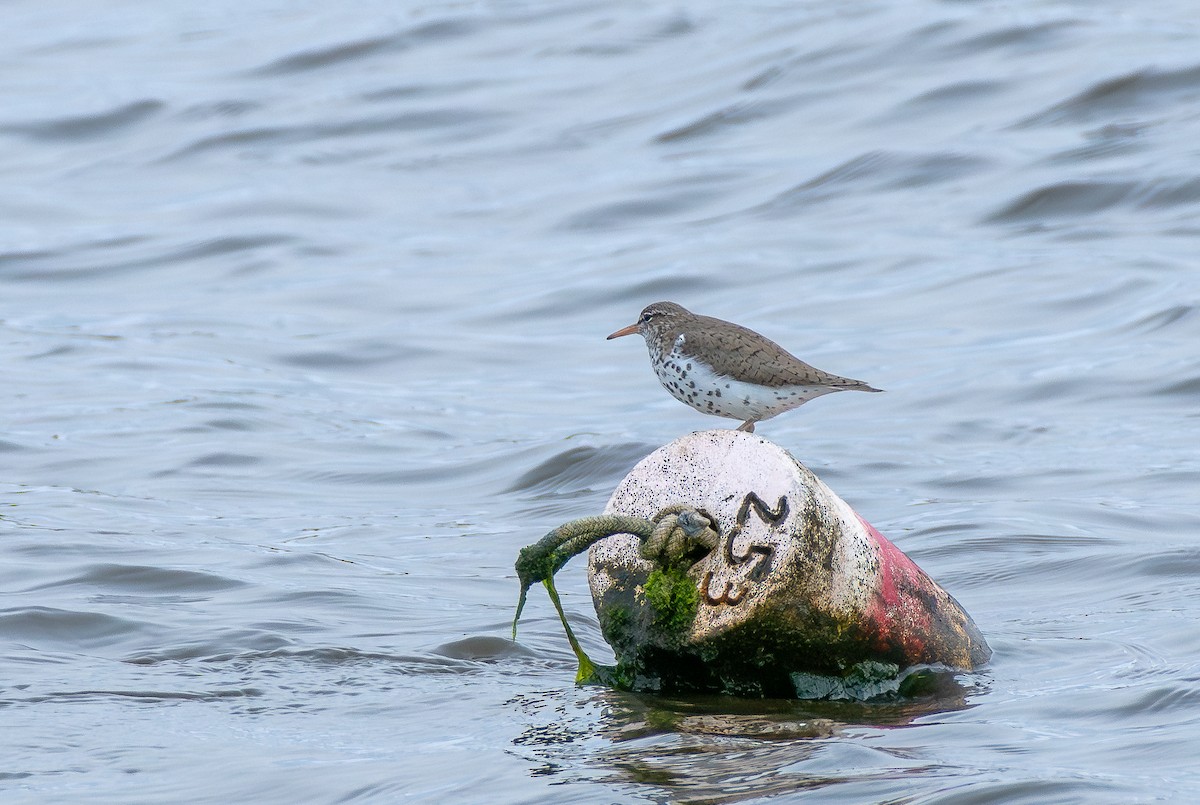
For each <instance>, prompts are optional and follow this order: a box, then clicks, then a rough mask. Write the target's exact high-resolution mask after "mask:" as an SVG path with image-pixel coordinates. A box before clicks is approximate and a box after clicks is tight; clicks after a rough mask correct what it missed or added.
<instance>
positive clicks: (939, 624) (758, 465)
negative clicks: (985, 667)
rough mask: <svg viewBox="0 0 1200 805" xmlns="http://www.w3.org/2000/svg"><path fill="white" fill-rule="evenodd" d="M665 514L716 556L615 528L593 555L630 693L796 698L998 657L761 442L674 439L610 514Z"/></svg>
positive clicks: (922, 578)
mask: <svg viewBox="0 0 1200 805" xmlns="http://www.w3.org/2000/svg"><path fill="white" fill-rule="evenodd" d="M672 507H675V509H673V510H677V509H679V508H680V507H691V508H692V509H695V510H696V511H698V512H700V513H701V514H702V515H704V517H706V518H707V519H708V521H709V522H711V523H712V529H713V531H715V532H716V534H717V535H718V536H717V539H716V544H715V547H709V546H711V542H712V541H711V540H709V541H708V543H706V544H705V545H702V546H700V547H699V549H697V546H695V545H693V546H691V550H692V553H691V554H690V555H688V556H687V557H686V560H684V561H680V559H679V557H678V556H676V557H675V559H674V560H673V561H656V560H655V559H654V558H646V556H645V555H644V554H645V553H646V549H645V545H646V542H647V538H646V537H645V536H644V535H643V536H635V535H633V534H616V535H613V536H608V537H606V538H603V539H600V540H599V541H597V542H595V544H593V545H592V547H591V549H590V552H589V556H588V576H589V585H590V588H591V593H592V600H593V603H594V605H595V608H596V614H597V616H598V617H599V621H600V626H601V629H602V631H603V634H604V638H605V639H606V640H607V641H608V643H609V644H610V645H611V646H612V648H613V651H614V653H615V654H616V657H617V669H616V670H617V675H616V678H619V679H621V680H622V684H623V686H627V687H630V688H632V689H635V690H651V691H661V692H688V691H718V692H724V693H731V694H739V695H753V696H797V695H805V694H806V692H811V691H812V690H814V689H816V690H818V691H820V690H828V689H829V688H830V685H831V684H834V683H837V684H841V683H840V682H837V681H838V680H859V681H860V682H861V684H859V683H857V682H856V683H855V684H858V685H859V687H858V689H860V690H864V689H865V690H869V689H872V687H871V686H872V684H874V681H877V680H878V679H880V678H883V677H887V676H892V677H895V676H896V674H897V671H899V670H902V669H906V668H909V667H912V666H944V667H946V668H950V669H957V670H970V669H974V668H977V667H978V666H980V665H982V664H983V663H985V662H987V660H988V658H989V657H990V656H991V649H990V648H989V647H988V645H987V642H986V641H985V640H984V638H983V635H982V634H981V633H980V632H979V629H978V628H977V627H976V626H975V623H974V621H972V620H971V617H970V616H969V615H968V614H967V613H966V611H965V610H964V609H963V608H962V607H961V606H960V605H959V603H958V602H957V601H955V600H954V598H953V597H952V596H951V595H950V594H949V593H947V592H946V591H945V590H943V589H942V588H941V587H940V586H938V584H937V583H936V582H934V581H933V580H932V579H931V578H930V577H929V576H928V575H926V574H925V572H924V571H922V570H921V569H920V568H919V567H917V565H916V564H915V563H914V562H913V561H912V560H911V559H909V558H908V557H907V556H906V555H905V554H904V553H903V552H901V551H900V550H899V549H898V548H897V547H896V546H895V545H893V544H892V543H891V542H889V541H888V540H887V539H886V538H885V537H883V535H881V534H880V533H879V532H878V531H876V530H875V529H874V528H873V527H871V525H870V524H868V523H867V522H866V521H865V520H863V519H862V518H861V517H859V516H858V514H857V513H855V511H854V510H853V509H851V508H850V506H849V505H848V504H847V503H846V502H845V501H843V500H842V499H841V498H839V497H838V496H837V495H836V494H834V492H833V491H832V490H830V489H829V487H827V486H826V485H825V484H824V483H823V482H822V481H821V480H820V479H819V478H817V477H816V476H815V475H814V474H813V473H812V472H810V471H809V470H808V469H807V468H806V467H804V466H803V465H802V464H801V463H800V462H799V461H797V460H796V459H795V458H793V457H792V456H791V455H790V454H789V453H788V452H787V451H786V450H784V449H783V448H781V447H779V446H778V445H775V444H773V443H771V442H769V441H767V440H766V439H764V438H762V437H761V436H758V435H755V434H750V433H745V432H741V431H736V430H710V431H701V432H698V433H693V434H691V435H688V436H684V437H682V438H680V439H677V440H675V441H674V442H671V443H670V444H668V445H665V446H664V447H661V448H659V449H658V450H655V451H654V452H653V453H651V454H650V455H649V456H647V457H646V458H645V459H643V460H642V461H641V462H639V463H638V464H637V466H635V467H634V468H633V470H632V471H631V472H630V473H629V475H628V476H626V478H625V479H624V480H623V481H622V482H621V483H620V485H618V487H617V488H616V490H615V491H614V492H613V494H612V497H611V499H610V500H609V502H608V506H607V507H606V509H605V514H606V515H617V516H621V517H633V518H640V519H642V520H652V519H654V518H655V517H656V515H659V516H661V515H660V513H661V512H663V511H664V510H667V509H671V508H672ZM581 550H582V548H581ZM565 561H566V560H565V559H562V560H561V562H560V563H559V564H558V565H557V567H561V565H562V563H565ZM557 567H555V568H554V569H555V570H556V569H557ZM551 572H552V571H551ZM564 622H565V621H564ZM830 680H834V682H830ZM847 684H850V683H847Z"/></svg>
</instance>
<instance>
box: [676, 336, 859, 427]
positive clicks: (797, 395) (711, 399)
mask: <svg viewBox="0 0 1200 805" xmlns="http://www.w3.org/2000/svg"><path fill="white" fill-rule="evenodd" d="M654 371H655V374H657V375H658V382H660V383H662V384H663V388H665V389H666V390H667V391H669V392H671V396H672V397H674V398H675V399H677V400H679V401H680V402H682V403H687V404H688V405H690V406H691V407H692V408H695V409H696V410H697V411H699V412H701V413H704V414H713V415H714V416H724V417H729V418H730V419H741V420H745V421H753V422H758V421H761V420H763V419H770V418H771V417H773V416H777V415H779V414H782V413H783V412H784V411H790V410H791V409H793V408H795V407H797V406H800V405H803V404H804V403H806V402H808V401H809V400H811V399H813V398H815V397H820V396H821V395H823V394H829V393H830V392H832V391H835V390H836V389H832V388H829V387H827V386H783V387H780V388H768V387H766V386H756V385H754V384H752V383H743V382H742V381H740V380H734V379H733V378H731V377H724V376H722V375H718V374H716V373H715V372H713V371H712V370H711V369H709V368H708V367H707V366H705V365H704V364H702V363H699V362H698V361H696V360H695V359H694V358H690V359H689V358H688V357H686V356H684V355H682V354H680V353H679V352H678V351H676V350H672V351H671V353H670V354H669V355H667V356H666V360H664V361H660V362H655V364H654Z"/></svg>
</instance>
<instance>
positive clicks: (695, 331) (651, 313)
mask: <svg viewBox="0 0 1200 805" xmlns="http://www.w3.org/2000/svg"><path fill="white" fill-rule="evenodd" d="M634 333H639V334H640V335H641V336H642V337H643V338H645V339H646V346H647V347H648V348H649V350H650V363H651V365H652V366H653V367H654V373H655V374H657V375H658V381H659V382H660V383H662V384H663V387H664V388H665V389H666V390H667V391H669V392H671V396H672V397H674V398H675V399H677V400H679V401H680V402H683V403H687V404H688V405H690V406H692V407H693V408H695V409H696V410H697V411H699V412H700V413H702V414H713V415H715V416H724V417H729V418H730V419H742V420H745V421H744V422H742V424H741V425H740V426H738V430H742V431H746V432H747V433H753V432H754V423H755V422H760V421H762V420H764V419H770V418H771V417H773V416H776V415H778V414H782V413H783V412H784V411H790V410H791V409H793V408H796V407H798V406H801V405H804V403H806V402H808V401H809V400H811V399H813V398H815V397H820V396H821V395H823V394H830V393H832V392H835V391H847V390H850V391H880V390H881V389H877V388H872V387H871V386H869V385H867V384H866V383H864V382H862V381H861V380H851V379H850V378H848V377H838V376H837V375H831V374H829V373H828V372H822V371H821V370H820V369H817V368H815V367H812V366H809V365H808V364H807V363H805V362H804V361H802V360H800V359H799V358H797V357H796V356H794V355H792V354H791V353H790V352H788V351H787V350H785V349H784V348H783V347H781V346H779V345H778V344H776V343H775V342H774V341H771V340H770V339H768V338H765V337H763V336H761V335H759V334H758V333H756V332H754V331H753V330H748V329H746V328H745V327H742V326H740V325H737V324H733V323H732V322H728V321H722V320H721V319H714V318H712V317H711V316H697V315H696V314H695V313H692V312H691V311H689V310H686V309H685V308H683V307H681V306H680V305H677V304H675V303H674V302H655V303H654V304H652V305H650V306H648V307H647V308H646V309H645V310H643V311H642V315H641V316H639V317H638V320H637V323H636V324H631V325H629V326H628V327H623V328H621V329H620V330H617V331H616V332H615V333H613V334H612V335H610V336H609V337H608V338H609V340H611V339H613V338H619V337H620V336H623V335H633V334H634Z"/></svg>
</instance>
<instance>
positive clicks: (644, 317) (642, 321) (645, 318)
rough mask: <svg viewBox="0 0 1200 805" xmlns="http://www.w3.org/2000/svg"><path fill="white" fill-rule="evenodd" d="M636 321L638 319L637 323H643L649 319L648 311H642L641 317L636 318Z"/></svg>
mask: <svg viewBox="0 0 1200 805" xmlns="http://www.w3.org/2000/svg"><path fill="white" fill-rule="evenodd" d="M638 321H639V323H641V324H645V323H646V322H648V321H650V314H649V313H643V314H642V317H641V318H640V319H638Z"/></svg>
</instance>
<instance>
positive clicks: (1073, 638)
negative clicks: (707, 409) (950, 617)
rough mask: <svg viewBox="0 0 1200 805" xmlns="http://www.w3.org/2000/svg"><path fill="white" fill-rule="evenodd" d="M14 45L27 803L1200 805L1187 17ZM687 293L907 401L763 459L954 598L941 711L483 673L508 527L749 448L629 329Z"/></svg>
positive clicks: (555, 636)
mask: <svg viewBox="0 0 1200 805" xmlns="http://www.w3.org/2000/svg"><path fill="white" fill-rule="evenodd" d="M0 30H3V31H4V32H5V47H4V49H3V56H2V57H0V97H3V99H4V103H3V105H2V107H0V146H2V147H0V176H2V181H0V350H2V352H0V361H2V364H0V365H2V366H3V373H4V393H3V394H0V406H2V408H0V416H2V419H0V421H2V422H3V432H0V459H2V461H0V467H2V470H0V593H2V595H3V598H2V599H0V723H2V724H3V729H2V730H0V736H2V737H0V758H2V759H3V761H2V767H0V799H3V801H4V802H6V803H77V802H95V803H122V805H127V804H129V803H160V802H190V803H227V802H234V801H237V802H255V803H295V802H313V803H334V802H381V803H382V802H398V801H404V802H430V803H432V802H439V803H440V802H485V801H486V802H489V803H596V802H621V803H664V802H705V803H732V802H766V801H768V800H770V801H773V802H774V801H783V802H789V801H795V800H799V799H801V798H803V799H804V801H806V802H809V801H812V802H847V803H858V802H881V801H887V802H892V803H982V802H989V803H991V802H1006V803H1009V802H1028V803H1046V802H1055V803H1075V802H1079V803H1131V802H1150V801H1175V802H1183V801H1191V798H1192V797H1194V793H1195V791H1196V790H1197V788H1198V787H1200V764H1198V763H1197V758H1200V629H1198V628H1197V625H1196V624H1197V619H1198V618H1197V616H1198V614H1200V457H1198V448H1200V348H1198V345H1200V167H1198V166H1200V49H1198V48H1197V41H1198V39H1200V12H1198V11H1197V9H1196V7H1195V4H1194V3H1193V2H1189V1H1186V0H1174V1H1173V2H1171V1H1168V2H1159V3H1144V4H1129V3H1117V2H1111V1H1110V0H1100V1H1099V2H1098V1H1097V0H1086V2H1084V0H1076V1H1075V2H1071V1H1069V0H1060V1H1059V2H1035V1H1034V0H1017V1H1016V2H998V1H994V0H977V1H976V2H926V1H922V0H898V2H892V3H880V2H859V1H857V0H849V2H839V3H827V2H821V3H817V2H795V3H770V2H767V3H741V4H726V3H711V2H699V3H691V4H686V5H675V6H670V5H662V4H648V3H624V2H623V3H587V2H578V0H551V1H550V2H541V3H465V4H444V5H436V4H434V5H417V4H395V3H361V4H355V5H354V6H352V7H349V8H344V7H341V6H338V5H333V4H328V3H310V2H278V1H277V2H265V1H264V2H257V1H255V0H250V2H246V0H240V1H239V2H236V3H234V2H229V1H228V0H215V2H210V3H205V4H201V5H197V4H194V3H186V4H185V3H175V2H160V3H154V4H150V5H147V4H144V3H134V2H111V3H104V4H98V3H86V2H69V0H68V1H67V2H59V3H39V2H32V0H19V1H18V2H13V3H6V4H4V5H3V7H2V8H0ZM659 299H671V300H674V301H677V302H681V303H683V304H685V305H687V306H688V307H690V308H692V309H694V310H697V311H700V312H703V313H707V314H710V315H716V316H720V317H723V318H730V319H735V320H737V321H739V322H741V323H744V324H746V325H749V326H752V327H754V328H755V329H758V330H760V331H762V332H764V333H766V334H767V335H769V336H770V337H772V338H774V339H775V340H777V341H779V342H781V343H783V344H785V345H786V346H787V347H789V348H790V349H791V350H793V351H794V352H796V353H798V354H799V355H800V356H801V357H803V358H805V359H806V360H809V361H810V362H812V363H814V364H815V365H817V366H819V367H821V368H823V369H827V370H829V371H833V372H837V373H839V374H845V375H849V376H852V377H857V378H861V379H864V380H866V381H868V382H870V383H872V384H874V385H877V386H879V387H881V388H884V389H886V390H887V393H886V394H879V395H850V394H846V395H835V396H833V397H826V398H822V399H820V400H817V401H815V402H813V403H811V404H809V405H807V406H805V407H804V408H803V409H801V410H799V411H795V412H792V413H789V414H785V415H783V416H781V417H779V418H778V419H775V420H772V421H771V422H769V423H765V424H763V425H761V426H760V428H759V432H760V433H761V434H762V435H764V436H766V437H767V438H769V439H771V440H773V441H775V442H777V443H779V444H781V445H783V446H784V447H786V448H788V449H789V450H791V451H792V452H793V453H794V454H795V455H796V456H797V457H799V458H800V459H801V460H802V461H804V462H805V463H806V464H807V465H808V466H809V467H810V468H812V469H813V470H814V471H815V472H817V474H818V475H820V476H821V477H822V478H823V479H824V480H825V481H826V482H827V483H828V484H830V485H831V486H832V487H833V488H834V489H835V490H836V491H837V492H838V493H839V494H840V495H841V496H842V497H844V498H846V499H847V500H848V501H849V502H850V503H851V504H852V505H853V506H854V507H855V508H856V509H857V510H858V511H859V512H861V513H862V514H863V516H864V517H866V518H867V519H868V520H870V521H871V522H872V523H873V524H875V525H876V526H877V527H878V528H879V529H880V530H881V531H882V532H883V533H885V534H886V535H888V536H889V537H890V538H891V539H892V540H893V541H894V542H896V543H897V544H898V545H899V546H900V547H901V548H902V549H903V550H905V551H906V552H907V553H909V555H910V556H912V557H913V558H914V559H915V560H916V561H917V562H918V563H919V564H920V565H921V566H922V567H923V568H924V569H925V570H926V571H927V572H928V573H929V574H930V575H932V576H933V577H934V578H935V579H937V580H938V581H939V582H941V583H942V584H943V585H944V586H945V587H946V588H947V589H948V590H949V591H950V592H951V593H953V594H954V595H955V597H957V598H958V600H959V601H961V602H962V603H963V605H964V606H965V607H966V608H967V610H968V611H969V612H971V614H972V615H973V616H974V618H975V620H976V621H977V622H978V624H979V626H980V628H981V629H982V630H983V632H984V633H985V634H986V635H987V637H988V639H989V641H990V643H991V645H992V647H993V648H994V649H995V657H994V659H993V661H992V663H991V664H990V665H989V666H988V667H987V668H985V669H983V670H982V671H980V672H979V673H974V674H963V675H961V676H960V677H959V678H958V680H957V683H958V684H957V687H956V690H957V693H955V694H952V695H949V696H946V697H943V698H942V699H940V700H938V701H936V702H934V703H932V704H931V703H929V702H924V703H922V702H914V703H907V704H903V703H900V704H896V703H893V704H876V705H870V704H867V705H862V704H859V705H847V704H836V703H828V702H825V703H798V702H746V701H737V700H733V699H719V698H717V699H703V700H686V701H683V700H662V699H655V698H653V697H646V696H632V695H626V694H620V693H615V692H611V691H606V690H601V689H596V688H579V689H577V688H575V687H574V686H573V684H572V678H573V674H574V660H573V658H572V656H571V654H570V652H569V651H568V649H567V646H566V643H565V641H564V639H563V637H562V633H561V627H560V626H559V625H558V623H557V621H556V620H555V617H554V614H553V610H552V609H551V608H550V606H549V605H548V603H547V602H546V600H545V598H544V596H539V595H534V596H533V597H532V600H531V603H530V606H529V607H528V609H527V611H526V617H525V619H524V620H523V625H522V633H521V637H520V642H519V643H518V644H514V643H511V642H509V641H508V640H507V636H508V626H509V622H510V618H511V616H512V612H513V606H514V604H515V602H516V593H517V585H516V580H515V578H514V577H513V572H512V562H513V559H514V558H515V555H516V552H517V550H518V549H519V548H520V547H521V546H523V545H526V544H529V543H531V542H533V541H534V540H536V539H537V538H539V537H540V536H541V535H542V534H544V533H545V532H546V531H547V530H549V529H550V528H552V527H554V526H556V525H558V524H559V523H561V522H563V521H565V520H567V519H570V518H574V517H579V516H583V515H587V514H593V513H596V512H598V511H599V510H600V509H601V508H602V507H603V505H604V503H605V501H606V500H607V497H608V494H609V492H610V491H611V489H612V488H613V486H614V485H615V484H616V483H617V481H618V480H619V479H620V478H621V477H622V476H623V475H624V474H625V472H627V471H628V470H629V468H630V467H632V465H633V464H634V463H635V462H636V461H637V460H638V459H639V458H641V457H642V456H644V455H645V454H647V453H649V452H650V451H651V450H653V449H654V448H656V447H657V446H659V445H661V444H664V443H666V442H668V441H670V440H671V439H674V438H676V437H678V436H680V435H682V434H684V433H687V432H690V431H692V430H696V429H702V428H706V427H712V426H716V427H726V426H729V427H732V426H734V425H735V424H736V423H733V422H725V421H723V420H714V419H709V418H706V417H703V416H701V415H699V414H697V413H696V412H694V411H692V410H690V409H688V408H686V407H684V406H682V405H680V404H678V403H677V402H675V401H674V400H672V399H671V398H670V397H668V395H667V394H666V393H665V392H663V391H662V390H661V389H660V388H659V387H658V385H657V382H656V381H655V379H654V376H653V374H652V373H651V371H650V369H649V366H648V363H647V359H646V355H645V351H644V348H643V347H642V345H641V343H640V340H639V339H624V340H620V341H614V342H608V343H606V342H605V341H604V336H605V335H606V334H608V333H609V332H612V331H613V330H615V329H617V328H618V327H621V326H624V325H626V324H628V323H630V322H632V321H633V319H634V317H635V316H636V314H637V312H638V311H639V310H640V309H641V307H642V306H643V305H645V304H647V303H649V302H652V301H656V300H659ZM560 589H561V591H562V592H563V593H564V602H565V605H566V607H567V609H568V611H569V612H570V613H571V615H572V617H573V619H574V621H575V623H576V625H577V630H578V632H579V634H580V637H581V639H582V640H583V641H584V643H585V645H586V647H587V648H588V649H589V650H590V651H592V652H593V654H594V655H596V657H597V658H598V659H601V660H604V659H605V658H606V656H611V655H606V648H605V646H604V645H603V641H602V639H601V638H600V635H599V630H598V627H597V624H596V621H595V618H594V614H593V612H592V609H591V603H590V599H589V597H588V595H587V591H586V581H585V579H584V570H583V564H582V563H580V564H579V565H578V566H576V565H569V566H568V567H567V568H566V570H564V571H563V572H562V573H561V574H560ZM536 592H537V591H535V593H536Z"/></svg>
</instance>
